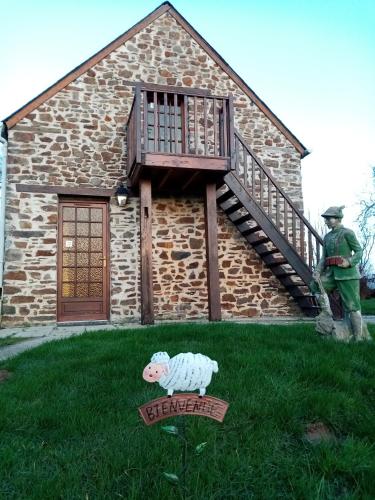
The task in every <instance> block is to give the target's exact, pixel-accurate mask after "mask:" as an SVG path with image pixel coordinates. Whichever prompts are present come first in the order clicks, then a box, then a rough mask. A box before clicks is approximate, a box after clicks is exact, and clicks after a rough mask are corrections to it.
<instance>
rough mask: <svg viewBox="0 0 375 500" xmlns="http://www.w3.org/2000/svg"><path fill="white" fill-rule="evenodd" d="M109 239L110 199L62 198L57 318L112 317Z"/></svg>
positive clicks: (92, 318)
mask: <svg viewBox="0 0 375 500" xmlns="http://www.w3.org/2000/svg"><path fill="white" fill-rule="evenodd" d="M108 239H109V238H108V203H107V202H106V201H87V200H74V201H73V200H60V201H59V224H58V273H57V292H58V294H57V321H91V320H106V319H108V312H109V272H108V271H109V265H108V264H109V263H108V255H109V251H108Z"/></svg>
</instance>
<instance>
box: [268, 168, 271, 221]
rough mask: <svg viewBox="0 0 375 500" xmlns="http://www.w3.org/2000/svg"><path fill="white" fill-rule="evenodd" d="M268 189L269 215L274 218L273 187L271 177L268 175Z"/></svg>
mask: <svg viewBox="0 0 375 500" xmlns="http://www.w3.org/2000/svg"><path fill="white" fill-rule="evenodd" d="M267 180H268V182H267V189H268V215H270V216H271V218H272V188H271V179H270V178H269V177H268V176H267Z"/></svg>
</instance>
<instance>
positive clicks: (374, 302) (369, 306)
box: [361, 298, 375, 315]
mask: <svg viewBox="0 0 375 500" xmlns="http://www.w3.org/2000/svg"><path fill="white" fill-rule="evenodd" d="M361 309H362V314H363V315H366V314H368V315H375V298H370V299H364V300H361Z"/></svg>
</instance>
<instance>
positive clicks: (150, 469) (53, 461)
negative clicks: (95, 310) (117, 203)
mask: <svg viewBox="0 0 375 500" xmlns="http://www.w3.org/2000/svg"><path fill="white" fill-rule="evenodd" d="M370 329H371V332H372V334H373V335H374V333H375V328H374V326H373V325H370ZM159 350H165V351H168V352H169V354H170V355H171V356H172V355H174V354H177V353H179V352H185V351H192V352H202V353H204V354H207V355H208V356H210V357H211V358H212V359H216V360H217V361H218V364H219V373H218V374H215V375H214V378H213V381H212V383H211V385H210V386H209V388H208V394H211V395H214V396H216V397H219V398H221V399H224V400H226V401H228V402H229V403H230V406H229V410H228V413H227V416H226V418H225V420H224V422H223V423H222V424H219V423H217V422H215V421H213V420H209V419H207V418H199V417H186V419H187V429H188V437H189V439H190V440H191V442H192V443H194V444H198V443H201V442H203V441H205V442H207V443H208V444H207V447H206V448H205V450H204V452H203V453H202V455H200V456H198V457H194V460H192V463H191V468H190V471H189V475H188V485H189V492H190V493H189V495H188V498H191V499H194V500H195V499H199V500H200V499H201V500H203V499H204V500H208V499H215V500H216V499H223V500H224V499H236V500H237V499H274V498H281V499H336V498H340V499H362V498H375V482H374V480H373V478H374V477H375V445H374V443H375V425H374V414H375V345H374V344H373V343H366V344H341V343H336V342H334V341H330V340H323V339H321V338H318V337H317V336H316V334H315V333H314V332H313V325H309V324H308V325H306V324H305V325H302V324H301V325H291V326H288V325H283V326H262V325H238V324H210V325H198V324H197V325H192V324H189V325H181V324H179V325H167V326H162V327H151V328H148V329H137V330H127V331H107V332H95V333H89V334H85V335H83V336H81V337H74V338H70V339H66V340H63V341H58V342H51V343H48V344H44V345H43V346H41V347H39V348H37V349H34V350H32V351H29V352H27V353H24V354H22V355H20V356H18V357H16V358H14V359H12V360H9V361H7V362H5V363H4V362H3V363H2V364H1V368H3V369H7V370H9V371H11V372H12V374H13V375H12V377H11V378H10V379H9V380H8V381H6V382H5V383H3V384H1V385H0V408H1V412H0V442H1V447H0V498H4V499H7V500H11V499H17V500H18V499H27V500H29V499H38V500H40V499H43V500H46V499H69V500H73V499H77V500H78V499H116V498H126V499H131V500H132V499H134V500H138V499H141V500H143V499H156V498H158V499H163V500H168V499H172V498H173V499H178V498H180V497H179V492H178V490H176V489H175V488H174V487H173V486H172V485H170V484H169V483H167V482H166V481H165V479H164V478H163V477H162V473H163V472H164V471H166V472H171V473H174V472H177V471H178V469H179V463H180V451H181V450H180V445H179V442H178V440H177V439H175V438H174V437H173V436H170V435H167V434H165V433H163V432H162V431H161V425H165V424H168V425H172V424H174V423H175V420H176V419H175V420H173V419H170V420H165V421H164V422H162V423H158V424H155V425H154V426H150V427H146V426H145V425H144V424H143V422H142V421H141V420H140V418H139V416H138V412H137V408H138V406H140V405H142V404H143V403H145V402H147V401H149V400H151V399H154V398H156V397H159V396H162V395H164V391H163V390H162V389H161V388H160V387H159V386H157V385H155V384H148V383H146V382H144V381H143V380H142V370H143V368H144V366H145V365H146V364H147V363H148V362H149V359H150V357H151V355H152V354H153V353H154V352H156V351H159ZM314 422H323V423H324V425H326V426H327V427H328V428H329V429H330V430H331V432H332V433H334V435H335V436H336V439H335V440H332V441H328V442H321V443H320V444H315V445H312V444H310V443H309V442H307V441H306V440H305V439H304V438H303V436H304V433H305V430H306V426H307V425H308V424H311V423H314Z"/></svg>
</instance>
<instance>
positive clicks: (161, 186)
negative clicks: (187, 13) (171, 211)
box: [157, 168, 173, 191]
mask: <svg viewBox="0 0 375 500" xmlns="http://www.w3.org/2000/svg"><path fill="white" fill-rule="evenodd" d="M172 173H173V170H172V169H171V168H169V169H168V170H167V171H166V172H165V174H164V175H163V178H162V180H161V181H160V182H159V184H158V187H157V189H158V191H160V190H161V189H162V188H163V186H164V184H165V183H166V182H167V180H168V179H169V177H170V176H171V175H172Z"/></svg>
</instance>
